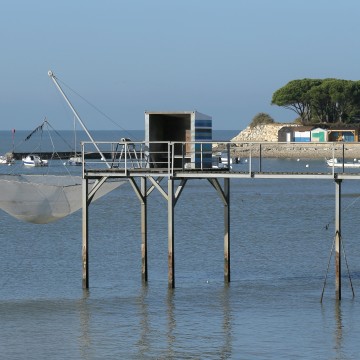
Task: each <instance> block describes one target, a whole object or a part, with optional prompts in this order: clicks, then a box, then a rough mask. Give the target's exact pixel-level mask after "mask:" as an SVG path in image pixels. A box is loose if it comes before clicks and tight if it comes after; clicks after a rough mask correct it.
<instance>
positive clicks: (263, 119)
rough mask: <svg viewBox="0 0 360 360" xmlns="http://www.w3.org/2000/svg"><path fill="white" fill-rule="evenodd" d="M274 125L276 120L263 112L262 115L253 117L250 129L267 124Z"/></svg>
mask: <svg viewBox="0 0 360 360" xmlns="http://www.w3.org/2000/svg"><path fill="white" fill-rule="evenodd" d="M273 123H274V119H273V118H272V117H271V116H270V115H269V114H266V113H263V112H261V113H258V114H256V115H255V116H254V117H253V119H252V121H251V123H250V127H251V128H253V127H256V126H258V125H266V124H273Z"/></svg>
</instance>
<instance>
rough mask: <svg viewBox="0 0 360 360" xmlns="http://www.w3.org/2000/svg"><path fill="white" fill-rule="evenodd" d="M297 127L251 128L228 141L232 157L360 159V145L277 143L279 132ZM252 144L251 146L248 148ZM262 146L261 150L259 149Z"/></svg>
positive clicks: (270, 125) (262, 126) (269, 125)
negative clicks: (282, 129)
mask: <svg viewBox="0 0 360 360" xmlns="http://www.w3.org/2000/svg"><path fill="white" fill-rule="evenodd" d="M285 126H286V127H289V126H294V127H295V126H298V125H296V124H284V123H283V124H267V125H259V126H255V127H253V128H250V127H249V126H248V127H247V128H246V129H244V130H242V131H241V132H240V133H239V134H238V135H237V136H235V137H234V138H232V139H231V140H230V141H231V142H233V143H234V144H232V146H231V156H232V157H233V156H234V157H240V158H241V157H243V158H244V157H249V156H250V154H251V156H253V157H258V156H260V152H261V156H262V157H272V158H302V159H303V158H309V159H310V158H311V159H317V158H319V159H320V158H322V159H325V158H332V157H337V158H342V157H343V155H345V158H348V159H355V158H357V159H360V143H342V142H338V143H333V142H327V143H315V142H312V143H308V144H307V143H294V142H292V143H279V142H278V132H279V130H280V129H281V128H283V127H285ZM250 143H252V144H250ZM260 143H261V146H260Z"/></svg>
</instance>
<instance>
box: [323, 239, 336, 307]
mask: <svg viewBox="0 0 360 360" xmlns="http://www.w3.org/2000/svg"><path fill="white" fill-rule="evenodd" d="M334 246H335V237H334V240H333V243H332V246H331V251H330V256H329V261H328V264H327V269H326V274H325V279H324V285H323V288H322V292H321V297H320V302H321V303H322V300H323V297H324V291H325V287H326V281H327V276H328V273H329V267H330V261H331V258H332V254H333V252H334Z"/></svg>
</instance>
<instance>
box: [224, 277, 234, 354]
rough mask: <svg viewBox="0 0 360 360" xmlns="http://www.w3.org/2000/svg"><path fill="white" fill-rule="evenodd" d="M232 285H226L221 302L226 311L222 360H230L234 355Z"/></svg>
mask: <svg viewBox="0 0 360 360" xmlns="http://www.w3.org/2000/svg"><path fill="white" fill-rule="evenodd" d="M229 296H230V285H229V284H225V285H224V291H223V293H222V297H221V302H222V308H223V310H224V319H223V333H224V345H223V347H222V351H221V359H228V358H229V357H231V354H232V320H233V319H232V315H231V310H230V299H229Z"/></svg>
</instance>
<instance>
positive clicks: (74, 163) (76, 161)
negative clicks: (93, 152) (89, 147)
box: [67, 156, 82, 166]
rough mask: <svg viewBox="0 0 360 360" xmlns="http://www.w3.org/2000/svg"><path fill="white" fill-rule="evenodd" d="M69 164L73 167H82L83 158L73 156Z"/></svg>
mask: <svg viewBox="0 0 360 360" xmlns="http://www.w3.org/2000/svg"><path fill="white" fill-rule="evenodd" d="M67 163H68V165H72V166H80V165H82V159H81V156H71V157H70V158H69V160H68V162H67Z"/></svg>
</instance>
